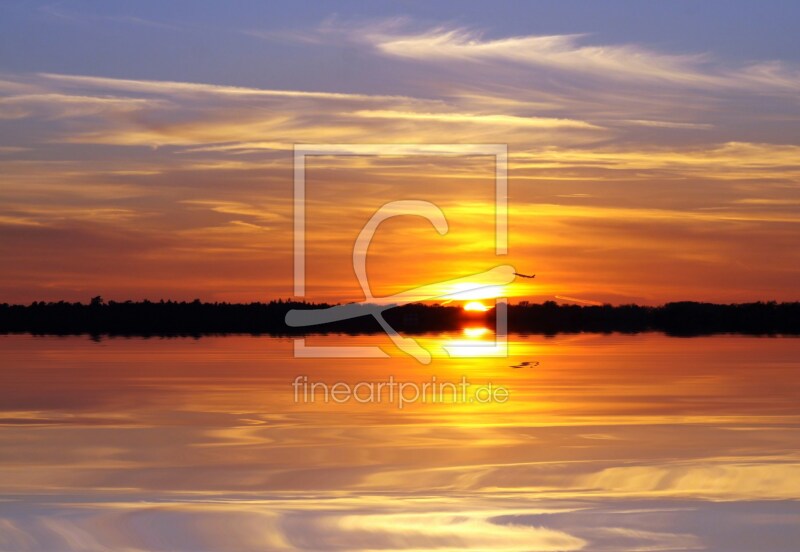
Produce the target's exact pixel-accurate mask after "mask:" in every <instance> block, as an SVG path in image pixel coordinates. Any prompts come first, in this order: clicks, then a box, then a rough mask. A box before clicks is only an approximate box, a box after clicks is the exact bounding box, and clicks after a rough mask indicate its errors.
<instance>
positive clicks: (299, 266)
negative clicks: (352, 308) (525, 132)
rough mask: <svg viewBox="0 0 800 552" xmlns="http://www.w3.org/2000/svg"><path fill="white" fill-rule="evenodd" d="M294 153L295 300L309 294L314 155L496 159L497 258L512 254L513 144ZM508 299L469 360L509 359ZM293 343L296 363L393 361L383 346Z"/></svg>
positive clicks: (312, 147) (324, 148) (341, 147)
mask: <svg viewBox="0 0 800 552" xmlns="http://www.w3.org/2000/svg"><path fill="white" fill-rule="evenodd" d="M293 151H294V155H293V160H294V167H293V175H294V178H293V187H294V205H293V207H294V214H293V216H294V227H293V234H294V235H293V238H294V277H293V284H294V296H295V297H299V298H301V297H305V291H306V286H305V275H306V258H305V254H306V243H305V231H306V205H305V199H306V157H307V156H310V155H446V156H453V157H456V156H458V157H463V156H467V155H491V156H493V157H494V158H495V175H494V180H495V255H497V256H500V255H507V254H508V144H294V145H293ZM506 299H507V298H506V297H498V298H496V299H495V302H496V304H497V305H498V307H496V310H495V340H494V343H493V344H492V345H488V346H487V345H481V346H473V347H470V354H469V355H468V356H473V357H475V356H478V355H475V354H474V351H475V350H477V349H484V350H485V352H486V354H483V355H479V356H501V357H505V356H507V355H508V310H507V303H506V302H505V301H506ZM293 341H294V356H295V357H296V358H389V355H388V354H387V353H386V352H385V351H384V350H383V349H381V348H380V347H367V346H347V347H327V346H324V347H321V346H310V345H306V344H305V341H306V340H305V338H295V339H294V340H293ZM446 350H447V348H446ZM447 352H448V354H449V355H450V356H451V357H459V356H462V355H461V354H459V353H458V352H457V351H456V350H453V351H450V350H447ZM454 353H455V354H454ZM463 356H467V355H463Z"/></svg>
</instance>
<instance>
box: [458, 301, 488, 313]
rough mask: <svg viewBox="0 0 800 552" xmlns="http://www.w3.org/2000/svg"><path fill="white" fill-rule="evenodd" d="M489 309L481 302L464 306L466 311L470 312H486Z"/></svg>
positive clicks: (472, 302)
mask: <svg viewBox="0 0 800 552" xmlns="http://www.w3.org/2000/svg"><path fill="white" fill-rule="evenodd" d="M489 308H490V307H487V306H486V305H484V304H483V303H481V302H480V301H470V302H469V303H467V304H465V305H464V310H465V311H469V312H486V311H488V310H489Z"/></svg>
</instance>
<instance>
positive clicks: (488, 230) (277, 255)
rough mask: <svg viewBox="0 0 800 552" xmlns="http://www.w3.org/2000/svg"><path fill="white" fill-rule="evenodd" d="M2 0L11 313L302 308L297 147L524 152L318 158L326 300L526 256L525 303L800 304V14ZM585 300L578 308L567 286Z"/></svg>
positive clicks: (311, 270) (315, 273)
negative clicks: (499, 247)
mask: <svg viewBox="0 0 800 552" xmlns="http://www.w3.org/2000/svg"><path fill="white" fill-rule="evenodd" d="M236 6H237V9H236V10H235V13H234V11H233V10H229V9H227V8H228V4H227V3H224V2H211V1H208V2H197V1H191V2H190V1H183V2H171V3H169V4H167V5H165V3H163V2H149V1H146V2H135V3H134V2H127V3H122V2H119V3H105V2H79V1H69V0H67V1H63V2H35V1H28V2H21V1H19V2H18V1H9V2H3V3H2V4H0V255H1V256H2V266H3V269H2V270H0V303H2V302H8V303H18V302H19V303H28V302H30V301H33V300H47V301H56V300H61V299H64V300H69V301H77V300H80V301H84V302H86V301H88V299H89V298H90V297H92V296H94V295H102V296H103V297H105V298H106V299H114V300H126V299H134V300H138V299H144V298H149V299H151V300H158V299H161V298H164V299H167V298H171V299H187V300H191V299H194V298H196V297H197V298H200V299H203V300H208V301H214V300H228V301H256V300H262V301H263V300H268V299H271V298H277V297H283V298H286V297H290V296H291V295H292V293H293V281H292V266H293V265H292V262H293V261H292V243H293V242H292V239H293V238H292V236H293V235H292V228H293V226H292V190H293V180H292V177H293V172H292V154H293V147H294V145H295V144H309V143H313V144H339V143H344V144H351V143H353V144H411V145H413V144H507V145H508V152H509V166H508V176H509V180H508V181H509V228H510V233H509V253H508V255H507V256H505V257H497V256H495V254H494V234H493V230H494V203H493V199H494V188H493V186H494V171H495V166H494V160H493V159H492V158H491V157H487V156H478V155H415V154H413V149H412V150H411V151H412V153H411V154H409V155H400V156H398V155H381V151H380V147H376V151H375V153H376V155H373V156H356V157H354V156H330V157H314V158H311V159H309V160H308V162H307V175H306V185H307V190H308V191H307V195H308V203H307V217H308V236H307V254H308V257H307V259H308V260H307V263H308V264H307V278H308V284H307V296H308V298H310V299H316V300H329V301H348V300H360V299H363V295H362V294H361V293H362V292H361V289H360V288H359V287H358V284H357V282H356V280H355V276H354V274H353V267H352V249H353V242H354V240H355V238H356V235H357V234H358V232H359V231H360V229H361V228H362V226H363V225H364V224H365V223H366V221H367V220H368V219H369V218H370V216H371V215H372V213H373V212H374V211H375V210H376V209H377V208H379V207H380V206H381V205H382V204H383V203H385V202H387V201H394V200H400V199H423V200H428V201H432V202H435V203H436V204H437V205H439V206H441V208H442V210H443V211H444V213H445V214H446V215H447V217H448V222H449V232H448V233H447V234H446V235H444V236H440V235H439V234H437V232H436V231H435V230H434V229H433V228H432V227H431V225H430V224H429V223H427V222H425V221H424V220H423V219H420V218H418V217H407V218H405V219H393V220H391V221H389V222H387V223H385V224H384V225H383V226H382V227H381V229H380V230H379V231H378V234H377V235H376V236H377V237H376V240H375V241H374V243H373V245H372V248H371V249H370V256H369V261H368V269H369V274H370V279H371V285H372V288H373V289H372V291H373V293H375V295H389V294H393V293H398V292H401V291H403V290H405V289H408V288H412V287H416V286H421V285H424V284H428V283H431V282H437V281H441V280H447V279H453V278H460V277H463V276H465V275H468V274H471V273H475V272H482V271H485V270H488V269H490V268H492V267H493V266H496V265H498V264H505V263H508V264H512V265H513V266H514V267H516V269H517V270H519V271H520V272H523V273H536V274H537V278H536V280H532V281H529V280H524V281H520V280H517V282H516V283H514V284H512V285H511V286H509V289H508V295H509V296H511V297H513V300H514V301H516V300H523V299H528V300H533V301H543V300H562V301H571V300H575V299H577V300H579V301H589V302H594V301H599V302H610V303H615V304H617V303H630V302H636V303H643V304H659V303H663V302H666V301H676V300H706V301H715V302H738V301H752V300H771V299H775V300H785V301H794V300H800V296H798V291H797V289H798V288H797V282H798V281H800V133H798V130H797V129H798V128H799V125H800V47H799V46H800V44H798V42H800V41H798V32H797V30H798V28H800V4H797V3H796V2H790V1H786V2H777V1H775V2H760V3H755V2H739V1H703V2H695V1H685V2H670V3H666V2H663V3H656V2H633V1H631V2H603V3H596V2H569V1H558V2H535V3H533V2H530V3H527V2H493V3H488V2H486V3H476V2H463V3H452V4H433V3H427V2H395V3H388V2H370V3H367V2H363V3H362V2H338V3H336V4H329V3H325V2H319V3H305V2H274V3H267V2H237V3H236ZM564 298H567V299H564Z"/></svg>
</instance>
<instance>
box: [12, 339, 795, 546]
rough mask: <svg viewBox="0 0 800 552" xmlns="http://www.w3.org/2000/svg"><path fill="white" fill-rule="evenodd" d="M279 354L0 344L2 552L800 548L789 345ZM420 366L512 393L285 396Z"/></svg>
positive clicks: (83, 342) (427, 374) (272, 348)
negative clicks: (476, 354)
mask: <svg viewBox="0 0 800 552" xmlns="http://www.w3.org/2000/svg"><path fill="white" fill-rule="evenodd" d="M484 337H485V336H481V335H480V332H479V331H475V330H473V331H471V332H467V334H465V335H463V336H462V335H449V336H428V337H426V338H425V339H424V341H425V343H426V344H427V345H429V346H433V345H436V344H437V343H439V344H441V343H445V342H452V341H464V342H469V341H470V340H475V339H477V340H480V339H484ZM308 341H309V343H312V344H316V345H325V346H339V345H354V344H373V345H374V344H378V345H386V344H387V340H386V338H385V337H382V336H366V337H347V336H316V337H312V338H309V339H308ZM292 347H293V344H292V341H291V340H289V339H283V338H272V337H252V336H225V337H203V338H201V339H191V338H178V339H158V338H154V339H138V338H137V339H124V338H114V339H102V340H100V341H92V340H90V339H88V338H86V337H64V338H58V337H33V336H0V355H1V356H0V550H3V551H15V552H16V551H23V550H35V551H59V552H60V551H73V550H76V551H77V550H80V551H96V550H97V551H99V550H114V551H141V550H148V551H149V550H159V551H179V550H181V551H182V550H185V551H202V550H208V551H228V550H231V551H233V550H235V551H250V550H252V551H265V550H314V551H317V550H383V551H386V550H435V551H446V550H471V549H474V550H504V551H509V550H520V551H523V550H525V551H534V550H535V551H556V550H558V551H569V550H587V551H589V550H591V551H604V550H608V551H634V550H648V551H655V550H658V551H678V550H713V551H720V552H736V551H760V552H763V551H775V552H777V551H797V550H798V546H800V545H799V544H798V543H800V339H790V338H786V339H783V338H751V337H731V336H720V337H709V338H691V339H678V338H669V337H665V336H661V335H656V334H642V335H635V336H619V335H608V336H606V335H565V336H558V337H554V338H545V337H541V336H529V337H522V336H511V337H510V352H511V354H512V357H511V358H470V357H464V358H442V357H441V355H439V356H438V358H435V359H434V361H433V363H432V364H430V365H427V366H424V365H421V364H419V363H417V362H416V361H414V360H413V359H410V358H408V357H402V356H397V355H396V353H395V352H394V351H393V349H392V347H391V344H389V345H388V346H387V347H386V350H387V351H388V352H390V353H391V354H392V355H393V356H392V358H389V359H346V358H339V359H324V358H323V359H314V358H304V359H295V358H292V357H293V348H292ZM522 362H528V363H529V364H527V365H525V366H522V367H520V368H512V366H519V365H520V363H522ZM536 363H538V365H537V364H536ZM301 376H305V377H306V380H297V378H298V377H301ZM432 376H435V377H436V380H437V381H438V382H445V381H447V382H459V381H460V378H462V376H463V377H466V378H467V379H468V380H469V382H470V383H472V384H473V386H484V385H488V384H489V383H491V384H492V385H493V386H494V388H495V389H496V388H497V387H502V388H503V389H504V390H506V391H507V392H508V397H507V400H505V401H500V400H496V401H494V402H483V401H478V400H472V401H470V400H465V401H461V400H459V401H455V402H454V400H452V399H454V398H455V397H454V396H453V395H448V396H442V397H440V398H443V399H444V400H442V401H438V402H436V401H433V400H432V395H429V394H426V397H427V398H428V399H429V400H426V401H425V402H422V400H421V399H420V400H417V401H416V402H412V401H411V400H409V401H408V402H406V403H405V404H403V405H402V408H400V407H399V404H398V402H389V401H388V400H386V398H387V395H386V393H385V392H384V393H382V394H381V395H380V396H379V398H381V399H382V400H380V401H378V400H377V398H376V397H375V396H372V397H371V402H367V401H366V400H361V401H356V400H354V399H352V397H351V400H347V401H340V402H334V401H332V400H329V401H328V402H325V401H324V400H322V397H321V396H319V395H316V396H315V402H313V403H312V402H310V401H309V400H303V388H302V387H297V386H295V387H293V386H292V382H293V381H301V382H302V381H306V382H308V383H309V384H310V383H317V384H319V386H318V387H317V388H316V389H317V391H319V390H320V389H321V385H322V384H327V385H329V386H332V385H333V384H334V383H337V382H341V383H342V384H347V385H349V386H351V387H352V386H355V385H356V384H358V383H359V382H364V385H362V387H361V391H362V392H367V391H368V390H369V389H370V387H369V384H375V383H376V382H386V381H389V379H390V377H392V378H394V380H395V381H399V382H404V383H408V384H412V383H413V384H422V383H424V382H428V381H431V378H432ZM372 389H374V387H372ZM305 390H306V391H307V390H308V388H305ZM408 390H409V393H410V394H413V393H411V392H410V390H413V389H412V388H411V387H409V388H408ZM384 391H386V388H384ZM409 396H410V395H409ZM359 397H360V398H361V399H364V398H365V395H364V394H363V393H362V394H361V395H359ZM395 398H396V397H395ZM470 398H474V397H472V396H470ZM498 398H499V396H498ZM296 399H297V400H296Z"/></svg>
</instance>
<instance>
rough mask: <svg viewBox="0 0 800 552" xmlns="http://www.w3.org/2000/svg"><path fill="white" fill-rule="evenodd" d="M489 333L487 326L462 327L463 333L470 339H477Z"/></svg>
mask: <svg viewBox="0 0 800 552" xmlns="http://www.w3.org/2000/svg"><path fill="white" fill-rule="evenodd" d="M488 333H489V329H488V328H481V327H477V328H464V335H465V336H467V337H469V338H470V339H479V338H481V337H483V336H485V335H486V334H488Z"/></svg>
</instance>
